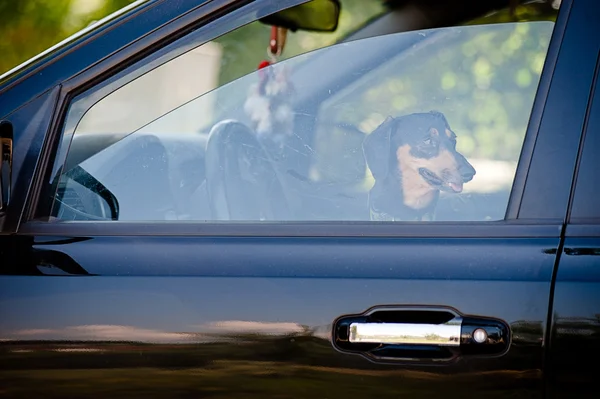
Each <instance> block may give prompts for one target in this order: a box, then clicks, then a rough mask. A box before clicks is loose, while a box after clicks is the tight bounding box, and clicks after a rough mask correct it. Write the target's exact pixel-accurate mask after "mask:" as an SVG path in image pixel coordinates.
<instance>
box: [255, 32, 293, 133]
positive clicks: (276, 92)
mask: <svg viewBox="0 0 600 399" xmlns="http://www.w3.org/2000/svg"><path fill="white" fill-rule="evenodd" d="M286 36H287V30H286V29H284V28H279V27H275V26H274V27H272V29H271V38H270V41H269V46H268V48H267V57H268V58H269V59H268V60H263V61H261V62H260V63H259V65H258V82H257V83H255V84H254V85H252V86H251V87H250V89H249V92H248V97H247V99H246V102H245V103H244V111H245V112H246V114H247V115H248V117H249V118H250V121H251V124H252V128H253V129H254V131H255V132H256V134H257V136H258V137H259V138H260V139H270V140H272V141H273V142H275V143H278V144H280V145H281V144H282V143H283V141H284V140H285V138H286V137H287V136H289V135H291V134H292V127H293V117H294V115H293V112H292V106H291V101H292V97H293V95H294V88H293V86H292V84H291V82H290V79H289V71H288V69H287V67H286V66H285V65H280V64H277V59H278V57H279V56H280V55H281V53H282V52H283V48H284V46H285V40H286Z"/></svg>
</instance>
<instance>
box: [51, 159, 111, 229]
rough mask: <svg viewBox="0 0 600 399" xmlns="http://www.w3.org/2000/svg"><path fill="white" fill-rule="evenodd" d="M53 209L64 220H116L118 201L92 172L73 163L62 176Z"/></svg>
mask: <svg viewBox="0 0 600 399" xmlns="http://www.w3.org/2000/svg"><path fill="white" fill-rule="evenodd" d="M61 180H62V181H61V182H60V183H59V185H58V189H57V195H56V206H57V208H56V210H53V212H56V213H57V214H59V215H60V219H63V220H119V201H117V198H116V197H115V195H114V194H113V193H112V192H110V190H108V189H107V188H106V187H105V186H104V185H103V184H102V183H100V182H99V181H98V180H96V178H95V177H94V176H92V175H91V174H89V173H88V172H87V171H86V170H85V169H83V168H82V167H81V166H75V167H73V168H72V169H71V170H69V171H68V172H65V173H64V174H63V175H62V177H61Z"/></svg>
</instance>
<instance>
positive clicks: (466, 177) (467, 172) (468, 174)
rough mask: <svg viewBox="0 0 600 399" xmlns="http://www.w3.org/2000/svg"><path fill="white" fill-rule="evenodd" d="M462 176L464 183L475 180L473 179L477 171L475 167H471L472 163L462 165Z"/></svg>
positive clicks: (460, 170)
mask: <svg viewBox="0 0 600 399" xmlns="http://www.w3.org/2000/svg"><path fill="white" fill-rule="evenodd" d="M459 172H460V175H461V176H462V179H463V181H464V182H465V183H466V182H468V181H471V180H473V177H474V176H475V173H477V172H476V171H475V168H474V167H473V166H471V164H470V163H468V162H466V161H465V162H464V164H463V165H461V167H460V169H459Z"/></svg>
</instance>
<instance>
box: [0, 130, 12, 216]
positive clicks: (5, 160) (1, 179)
mask: <svg viewBox="0 0 600 399" xmlns="http://www.w3.org/2000/svg"><path fill="white" fill-rule="evenodd" d="M12 146H13V128H12V125H11V124H10V123H9V122H6V121H1V122H0V216H3V215H4V214H5V213H6V208H7V206H8V203H9V201H10V188H11V185H12Z"/></svg>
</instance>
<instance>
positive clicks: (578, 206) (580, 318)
mask: <svg viewBox="0 0 600 399" xmlns="http://www.w3.org/2000/svg"><path fill="white" fill-rule="evenodd" d="M596 46H598V44H596ZM598 78H599V75H598V66H597V67H596V73H595V83H594V89H593V91H592V93H591V96H590V98H591V99H590V105H589V108H588V112H587V118H586V120H587V122H586V129H585V135H584V137H583V139H582V142H581V143H582V144H581V148H580V150H579V151H580V155H579V161H578V167H577V178H576V183H575V185H574V190H573V194H572V199H571V206H570V210H569V213H568V220H569V224H568V225H567V228H566V237H565V242H564V246H563V248H561V251H560V263H559V267H558V270H557V273H556V282H555V286H554V297H553V298H554V300H553V306H552V311H551V314H552V319H551V323H552V324H551V335H550V354H549V359H550V361H551V364H552V368H551V369H550V370H549V371H550V375H551V378H550V381H551V392H553V393H554V394H553V396H555V397H571V396H573V395H577V396H579V397H589V398H592V397H596V395H597V387H596V385H595V384H594V382H593V381H594V376H595V375H597V370H598V366H597V365H595V364H593V363H592V362H591V360H592V359H593V358H594V355H596V354H597V353H598V351H599V348H600V346H599V345H600V336H599V331H600V330H599V323H600V321H599V319H598V318H599V316H600V312H599V310H600V300H599V298H598V255H599V254H600V251H599V249H598V248H599V241H598V236H599V234H600V226H599V225H598V223H599V220H600V219H599V217H600V213H599V212H598V206H597V194H598V187H599V185H598V166H599V163H598V160H597V158H596V156H595V154H596V153H597V151H598V150H600V134H599V133H600V92H599V91H598V88H597V87H598V86H597V82H598Z"/></svg>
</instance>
